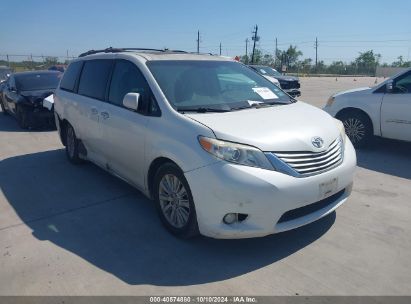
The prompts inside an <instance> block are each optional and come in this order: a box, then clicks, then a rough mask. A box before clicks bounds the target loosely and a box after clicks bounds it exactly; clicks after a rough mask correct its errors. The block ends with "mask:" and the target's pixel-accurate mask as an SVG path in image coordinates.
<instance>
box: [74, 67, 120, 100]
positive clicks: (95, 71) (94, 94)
mask: <svg viewBox="0 0 411 304" xmlns="http://www.w3.org/2000/svg"><path fill="white" fill-rule="evenodd" d="M112 64H113V61H112V60H104V59H97V60H89V61H85V63H84V67H83V71H82V73H81V77H80V84H79V87H78V93H79V94H80V95H84V96H87V97H91V98H96V99H100V100H104V97H105V93H106V87H107V82H108V79H109V77H110V71H111V67H112Z"/></svg>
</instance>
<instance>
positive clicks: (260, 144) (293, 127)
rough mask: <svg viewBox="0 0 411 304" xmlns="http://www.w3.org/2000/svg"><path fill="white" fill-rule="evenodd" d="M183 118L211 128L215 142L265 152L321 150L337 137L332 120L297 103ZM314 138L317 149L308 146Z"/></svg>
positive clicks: (191, 114) (337, 131) (305, 105)
mask: <svg viewBox="0 0 411 304" xmlns="http://www.w3.org/2000/svg"><path fill="white" fill-rule="evenodd" d="M185 115H186V116H188V117H190V118H191V119H193V120H196V121H198V122H200V123H202V124H203V125H205V126H207V127H209V128H210V129H212V130H213V132H214V134H215V135H216V137H217V138H218V139H222V140H228V141H233V142H237V143H243V144H247V145H251V146H254V147H257V148H259V149H261V150H262V151H265V152H268V151H273V152H279V151H313V152H317V151H322V150H325V149H326V148H327V147H328V146H329V145H330V144H331V143H332V142H333V141H334V140H335V139H336V138H337V137H338V136H339V134H340V133H339V132H340V131H339V129H338V127H337V125H336V122H335V119H334V118H332V117H331V116H330V115H329V114H327V113H326V112H324V111H322V110H320V109H318V108H316V107H314V106H311V105H308V104H306V103H304V102H301V101H298V102H295V103H293V104H289V105H278V106H277V105H276V106H273V107H267V108H259V109H256V108H251V109H246V110H240V111H233V112H224V113H188V114H187V113H186V114H185ZM199 135H201V134H199ZM317 136H319V137H321V138H322V139H323V141H324V145H323V148H321V149H317V148H315V147H314V146H313V145H312V143H311V140H312V138H313V137H317Z"/></svg>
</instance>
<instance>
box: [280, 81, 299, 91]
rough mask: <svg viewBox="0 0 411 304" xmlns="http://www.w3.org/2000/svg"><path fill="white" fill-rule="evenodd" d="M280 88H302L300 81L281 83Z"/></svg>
mask: <svg viewBox="0 0 411 304" xmlns="http://www.w3.org/2000/svg"><path fill="white" fill-rule="evenodd" d="M280 86H281V88H282V89H283V90H289V89H298V88H300V83H299V82H298V80H292V81H280Z"/></svg>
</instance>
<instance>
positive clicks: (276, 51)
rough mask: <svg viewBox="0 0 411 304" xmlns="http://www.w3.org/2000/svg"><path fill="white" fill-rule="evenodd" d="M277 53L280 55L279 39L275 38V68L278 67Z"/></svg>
mask: <svg viewBox="0 0 411 304" xmlns="http://www.w3.org/2000/svg"><path fill="white" fill-rule="evenodd" d="M277 53H278V46H277V37H275V54H274V67H277Z"/></svg>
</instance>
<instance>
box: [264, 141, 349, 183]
mask: <svg viewBox="0 0 411 304" xmlns="http://www.w3.org/2000/svg"><path fill="white" fill-rule="evenodd" d="M343 146H344V145H343V140H342V138H341V137H338V138H337V139H336V140H334V141H333V142H332V143H331V144H330V146H329V147H328V148H327V150H325V151H321V152H309V151H290V152H267V153H265V155H266V156H267V158H268V159H269V160H270V162H271V164H272V165H273V166H274V168H275V169H276V170H277V171H280V172H283V173H286V174H288V175H291V176H295V177H306V176H311V175H315V174H320V173H322V172H325V171H328V170H331V169H332V168H335V167H337V166H338V165H340V164H341V163H342V161H343V157H344V147H343Z"/></svg>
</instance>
